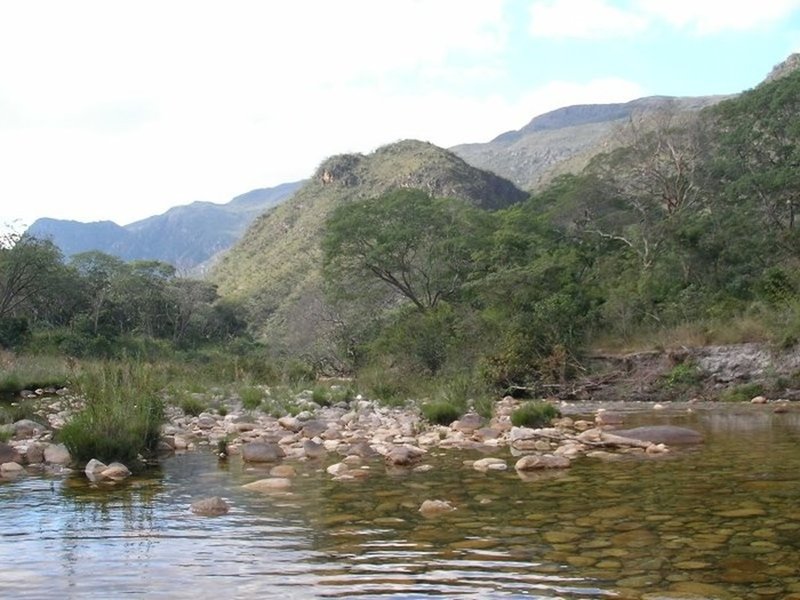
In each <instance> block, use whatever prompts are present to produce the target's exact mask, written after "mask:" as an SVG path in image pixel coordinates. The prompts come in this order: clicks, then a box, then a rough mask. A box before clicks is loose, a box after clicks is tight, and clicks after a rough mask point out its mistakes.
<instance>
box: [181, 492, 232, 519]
mask: <svg viewBox="0 0 800 600" xmlns="http://www.w3.org/2000/svg"><path fill="white" fill-rule="evenodd" d="M189 508H190V510H191V511H192V512H193V513H194V514H196V515H201V516H203V517H216V516H218V515H224V514H227V512H228V511H229V510H230V506H228V503H227V502H225V500H223V499H222V498H220V497H219V496H214V497H213V498H203V499H202V500H196V501H194V502H192V505H191V506H190V507H189Z"/></svg>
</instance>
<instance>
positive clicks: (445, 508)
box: [419, 500, 456, 517]
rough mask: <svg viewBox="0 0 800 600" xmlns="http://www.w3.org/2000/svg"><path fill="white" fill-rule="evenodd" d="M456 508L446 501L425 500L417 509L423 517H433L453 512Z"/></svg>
mask: <svg viewBox="0 0 800 600" xmlns="http://www.w3.org/2000/svg"><path fill="white" fill-rule="evenodd" d="M455 509H456V508H455V506H453V505H452V504H450V503H449V502H448V501H447V500H425V502H423V503H422V506H420V507H419V512H420V513H421V514H422V516H423V517H435V516H437V515H441V514H444V513H449V512H452V511H454V510H455Z"/></svg>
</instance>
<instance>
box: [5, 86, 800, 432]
mask: <svg viewBox="0 0 800 600" xmlns="http://www.w3.org/2000/svg"><path fill="white" fill-rule="evenodd" d="M797 115H800V73H798V72H795V73H792V74H789V75H788V76H786V77H784V78H781V79H779V80H775V81H772V82H768V83H765V84H763V85H761V86H759V87H758V88H756V89H754V90H751V91H748V92H746V93H744V94H742V95H741V96H739V97H737V98H733V99H730V100H726V101H724V102H721V103H719V104H717V105H715V106H712V107H709V108H706V109H704V110H703V111H700V112H699V113H698V112H692V113H690V114H688V115H687V114H686V113H682V112H676V111H674V110H672V109H671V108H670V107H669V106H665V107H664V109H663V110H662V111H661V112H659V113H653V112H650V113H647V115H644V116H641V117H634V118H632V119H631V120H630V123H629V124H628V125H627V127H626V130H625V131H624V132H623V133H624V135H623V136H622V137H621V139H622V140H623V143H620V145H619V146H618V147H615V148H614V149H613V150H612V151H610V152H609V153H606V154H603V155H600V156H597V157H595V158H594V159H593V160H592V161H591V162H590V163H589V165H588V166H587V167H586V168H585V169H584V170H583V171H581V172H580V173H578V174H573V175H567V176H562V177H560V178H558V179H557V180H555V181H554V182H553V184H552V185H550V186H549V187H548V188H547V189H545V190H543V191H542V192H540V193H537V194H535V195H533V196H531V197H529V198H527V199H526V200H524V201H520V199H521V198H520V192H519V191H518V190H515V188H513V186H510V184H508V182H504V181H503V180H500V179H499V178H496V177H493V176H490V175H488V174H486V173H484V172H480V171H477V170H474V169H471V168H470V167H468V166H467V165H466V163H464V162H463V161H461V160H460V159H457V158H456V157H454V156H452V155H450V154H449V153H447V152H445V151H442V150H440V149H436V148H435V147H433V146H430V145H429V144H422V143H420V142H404V143H401V144H396V145H391V146H387V147H385V148H383V149H380V150H379V151H377V152H376V153H375V154H374V155H370V156H361V155H347V156H343V157H335V158H333V159H330V160H328V161H326V162H325V163H323V165H322V166H321V167H320V169H319V171H318V173H317V176H316V177H315V178H314V179H313V180H312V181H310V182H309V183H308V184H307V185H306V186H305V187H304V188H303V189H302V190H300V191H299V192H298V193H297V194H296V195H295V196H294V197H293V199H292V200H291V201H289V202H287V203H285V204H284V205H282V206H280V207H278V208H276V209H274V210H272V211H271V212H269V213H267V214H265V215H264V216H262V217H261V218H260V219H259V220H258V222H257V223H256V225H255V226H254V227H253V228H251V230H250V231H249V232H248V234H247V235H246V237H245V239H244V240H243V241H242V242H241V244H240V245H239V246H238V247H237V248H236V249H235V250H234V251H233V252H232V253H231V254H230V255H229V256H228V258H227V259H226V260H225V261H224V262H223V263H222V265H221V267H220V270H219V272H218V275H217V281H218V283H219V285H220V290H221V292H219V293H218V291H217V288H216V287H215V285H213V284H211V283H208V282H201V281H192V280H187V279H182V278H180V277H177V276H176V274H175V271H174V269H172V268H171V267H169V266H168V265H165V264H163V263H158V262H153V261H135V262H131V263H124V262H122V261H120V260H118V259H115V258H113V257H110V256H108V255H104V254H101V253H97V252H90V253H84V254H81V255H77V256H74V257H72V259H71V260H70V261H69V262H64V261H63V260H62V259H61V256H60V254H59V252H58V251H57V249H56V248H55V247H54V246H53V245H52V244H50V243H49V242H46V241H41V240H37V239H34V238H31V237H27V236H23V237H15V238H9V239H6V240H5V242H4V243H3V244H2V247H0V344H2V346H4V347H10V348H15V349H27V350H28V351H31V352H43V351H48V352H56V351H57V352H61V353H64V354H68V355H72V356H95V357H97V356H101V357H114V356H117V357H119V356H131V355H138V356H144V357H150V358H152V357H153V356H157V355H159V354H161V355H165V354H167V355H168V354H172V355H173V356H176V355H179V356H181V357H184V358H186V359H187V360H206V361H207V363H206V364H207V365H208V368H207V370H208V371H209V372H216V373H222V372H223V371H224V372H225V373H227V374H228V375H226V376H230V377H231V378H233V379H237V378H238V379H242V378H241V377H239V376H240V375H241V373H243V372H247V373H249V374H250V375H249V376H248V378H249V381H248V383H255V382H257V381H263V380H265V379H272V380H278V379H281V378H283V379H284V380H285V379H286V378H287V377H289V376H288V375H284V376H283V377H282V376H281V372H282V371H283V372H284V374H286V373H290V372H291V373H299V372H302V373H303V377H307V376H309V375H312V374H314V373H316V374H334V373H335V374H347V375H355V376H356V377H357V380H358V382H357V388H356V389H358V391H359V392H364V393H367V394H369V395H370V396H371V397H378V398H381V399H384V400H392V399H398V398H399V399H403V398H406V397H409V396H417V397H420V398H422V397H425V398H427V399H428V400H429V402H428V403H427V404H426V406H428V407H433V408H429V410H433V409H434V408H435V409H436V411H435V412H437V413H439V412H441V414H442V415H443V416H441V417H438V416H437V417H435V418H436V419H441V420H447V419H450V418H451V417H453V415H454V411H453V410H451V408H452V407H456V408H457V410H456V411H455V412H463V411H464V410H466V409H467V408H468V407H472V408H475V409H476V410H477V409H479V408H480V398H481V397H484V396H486V394H487V389H495V390H526V391H529V392H531V393H539V392H545V391H547V390H550V389H551V387H550V386H555V385H558V384H561V383H563V382H565V381H568V380H569V379H570V378H572V377H573V376H575V375H576V374H578V373H580V372H581V370H582V369H583V364H584V361H583V356H584V355H585V353H586V351H587V349H589V348H595V349H596V348H600V347H613V348H617V349H619V348H632V347H636V346H637V345H639V344H641V342H640V340H646V343H647V345H649V346H651V347H652V346H654V345H658V344H663V345H668V344H670V343H673V342H676V341H677V342H680V343H686V344H703V343H709V342H735V341H750V340H760V341H772V342H774V343H776V344H779V345H783V346H791V345H794V344H796V343H797V341H798V337H799V336H800V270H799V269H798V262H799V261H800V239H799V238H798V227H800V223H798V214H797V213H798V203H799V202H800V200H798V198H799V197H800V196H799V194H800V175H799V174H798V173H800V171H798V164H800V154H798V152H800V151H799V150H798V147H800V146H799V145H798V142H800V139H799V138H800V118H798V116H797ZM254 339H258V340H259V343H256V342H254V341H253V340H254ZM190 357H191V358H190ZM203 357H205V358H203ZM281 365H282V366H281ZM437 387H439V388H442V387H447V388H448V389H449V390H450V397H447V398H444V397H442V395H441V393H440V392H439V391H437V390H436V388H437ZM255 400H257V402H258V403H261V401H262V398H261V397H260V396H259V397H258V398H256V399H255ZM186 406H187V410H194V411H196V410H199V408H198V407H192V406H190V404H189V403H187V404H186Z"/></svg>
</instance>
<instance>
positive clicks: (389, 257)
mask: <svg viewBox="0 0 800 600" xmlns="http://www.w3.org/2000/svg"><path fill="white" fill-rule="evenodd" d="M479 227H480V218H479V216H478V214H477V210H476V209H471V208H470V207H469V206H467V205H465V204H463V203H460V202H458V201H455V200H446V199H435V198H431V197H430V196H428V195H427V194H426V193H424V192H422V191H418V190H408V189H403V190H397V191H394V192H390V193H388V194H386V195H384V196H381V197H379V198H375V199H372V200H367V201H362V202H354V203H351V204H346V205H343V206H340V207H339V208H338V209H336V210H335V211H334V213H333V215H332V216H331V218H330V219H329V221H328V224H327V230H326V233H325V238H324V240H323V252H324V271H325V275H326V277H327V279H328V280H329V281H332V282H336V283H337V285H338V286H339V287H341V285H342V284H347V283H349V284H353V285H355V286H359V287H364V286H365V285H367V286H368V285H369V284H370V283H371V282H375V281H379V282H381V283H382V284H384V285H386V286H388V287H389V288H390V289H391V290H392V291H393V292H395V293H397V294H399V295H400V296H402V297H404V298H406V299H407V300H409V301H411V302H412V303H413V304H414V306H415V307H416V308H417V309H418V310H419V311H421V312H425V311H427V310H429V309H432V308H435V307H436V306H437V304H438V303H439V302H441V301H443V300H451V299H453V298H454V297H456V296H457V294H458V293H459V291H460V290H461V287H462V286H463V284H464V283H465V281H466V280H467V279H468V277H469V276H470V273H471V272H472V271H473V269H474V267H473V261H472V254H473V252H472V251H473V247H472V244H473V242H474V241H475V240H476V239H478V238H479V237H480V236H476V235H474V233H475V230H477V229H478V228H479Z"/></svg>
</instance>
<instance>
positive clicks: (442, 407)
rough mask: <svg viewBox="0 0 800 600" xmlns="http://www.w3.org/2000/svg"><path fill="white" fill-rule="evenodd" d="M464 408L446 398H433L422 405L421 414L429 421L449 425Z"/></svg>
mask: <svg viewBox="0 0 800 600" xmlns="http://www.w3.org/2000/svg"><path fill="white" fill-rule="evenodd" d="M462 414H464V410H463V409H462V408H460V407H459V406H458V405H456V404H454V403H452V402H450V401H448V400H434V401H432V402H426V403H425V404H423V405H422V415H423V416H424V417H425V418H426V419H427V420H428V421H430V422H431V423H436V424H437V425H450V423H452V422H453V421H455V420H456V419H458V418H459V417H460V416H461V415H462Z"/></svg>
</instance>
